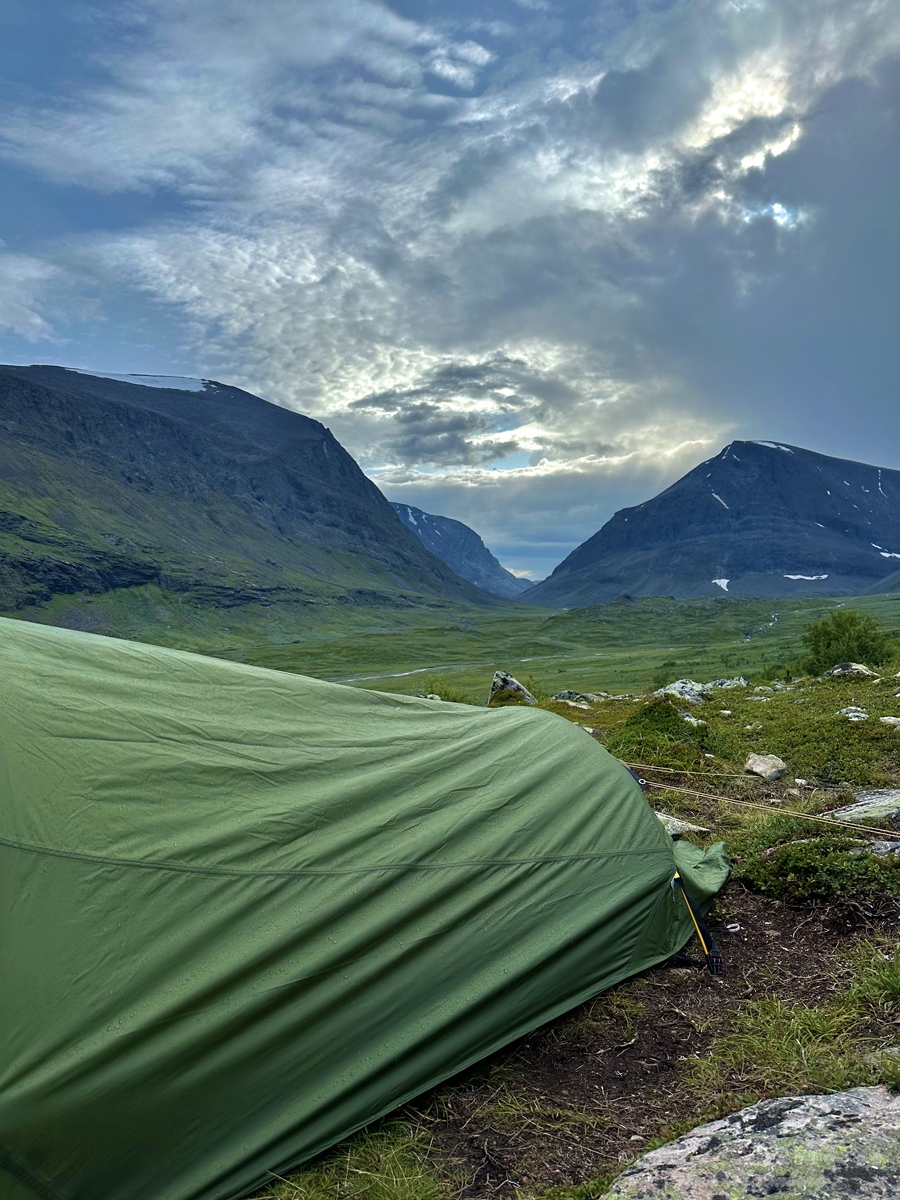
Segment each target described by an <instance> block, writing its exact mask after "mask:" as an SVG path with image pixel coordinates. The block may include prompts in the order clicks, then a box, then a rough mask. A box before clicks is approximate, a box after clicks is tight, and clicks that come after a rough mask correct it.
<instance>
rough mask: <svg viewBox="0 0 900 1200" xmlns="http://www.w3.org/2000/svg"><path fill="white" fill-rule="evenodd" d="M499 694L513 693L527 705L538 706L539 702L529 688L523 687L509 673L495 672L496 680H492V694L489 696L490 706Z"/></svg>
mask: <svg viewBox="0 0 900 1200" xmlns="http://www.w3.org/2000/svg"><path fill="white" fill-rule="evenodd" d="M499 692H513V693H514V694H515V695H517V696H520V697H521V698H522V700H523V701H524V703H525V704H537V700H535V698H534V696H532V694H531V692H529V690H528V688H526V687H523V686H522V684H521V683H519V681H518V679H516V677H515V676H514V675H510V673H509V671H495V672H494V678H493V679H492V680H491V694H490V695H489V696H488V704H490V702H491V701H492V700H493V699H494V697H495V696H496V695H497V694H498V693H499Z"/></svg>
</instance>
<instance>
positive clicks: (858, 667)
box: [822, 662, 876, 679]
mask: <svg viewBox="0 0 900 1200" xmlns="http://www.w3.org/2000/svg"><path fill="white" fill-rule="evenodd" d="M875 674H876V673H875V671H870V670H869V668H868V667H865V666H863V664H862V663H854V662H846V663H838V664H837V666H836V667H832V668H831V670H830V671H826V672H825V674H824V675H823V676H822V678H823V679H844V678H846V677H847V676H848V675H859V676H862V677H863V678H867V679H874V678H875Z"/></svg>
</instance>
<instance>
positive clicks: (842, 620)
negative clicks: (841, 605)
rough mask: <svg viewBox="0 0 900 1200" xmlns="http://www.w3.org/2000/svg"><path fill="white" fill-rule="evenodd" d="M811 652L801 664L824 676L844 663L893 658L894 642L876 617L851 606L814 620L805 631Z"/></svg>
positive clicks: (806, 669) (871, 664) (868, 663)
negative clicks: (866, 615) (825, 672)
mask: <svg viewBox="0 0 900 1200" xmlns="http://www.w3.org/2000/svg"><path fill="white" fill-rule="evenodd" d="M803 641H804V643H805V644H806V646H807V647H808V648H809V655H808V657H807V658H805V659H804V660H803V661H802V662H801V663H800V666H801V668H802V669H803V670H804V671H807V672H809V673H810V674H811V675H821V674H822V672H823V671H827V670H828V669H829V667H833V666H836V665H837V663H842V662H859V663H865V665H866V666H877V665H879V664H880V663H883V662H885V661H886V660H887V659H888V658H890V656H891V654H892V652H893V650H894V645H893V643H892V642H891V641H890V639H889V638H888V637H887V635H886V634H885V632H884V630H883V629H882V628H881V626H880V625H879V624H878V622H877V621H876V620H875V619H874V617H861V616H860V615H859V613H857V612H854V611H853V610H852V609H839V610H838V611H836V612H833V613H829V614H828V616H827V617H822V618H820V620H818V621H813V622H812V624H811V625H809V626H808V627H807V630H806V632H805V633H804V634H803Z"/></svg>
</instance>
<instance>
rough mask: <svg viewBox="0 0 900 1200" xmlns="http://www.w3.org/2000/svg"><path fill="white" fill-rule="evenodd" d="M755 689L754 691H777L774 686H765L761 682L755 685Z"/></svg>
mask: <svg viewBox="0 0 900 1200" xmlns="http://www.w3.org/2000/svg"><path fill="white" fill-rule="evenodd" d="M753 690H754V692H774V691H775V689H774V688H770V687H765V686H763V685H762V684H760V686H759V687H755V688H754V689H753Z"/></svg>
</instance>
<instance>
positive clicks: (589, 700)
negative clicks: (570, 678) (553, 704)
mask: <svg viewBox="0 0 900 1200" xmlns="http://www.w3.org/2000/svg"><path fill="white" fill-rule="evenodd" d="M606 695H607V693H606V692H573V691H572V689H571V688H566V690H565V691H564V692H557V693H556V695H555V696H554V697H553V699H554V700H571V701H572V702H573V703H575V704H596V703H597V701H598V700H603V699H605V698H606Z"/></svg>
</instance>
